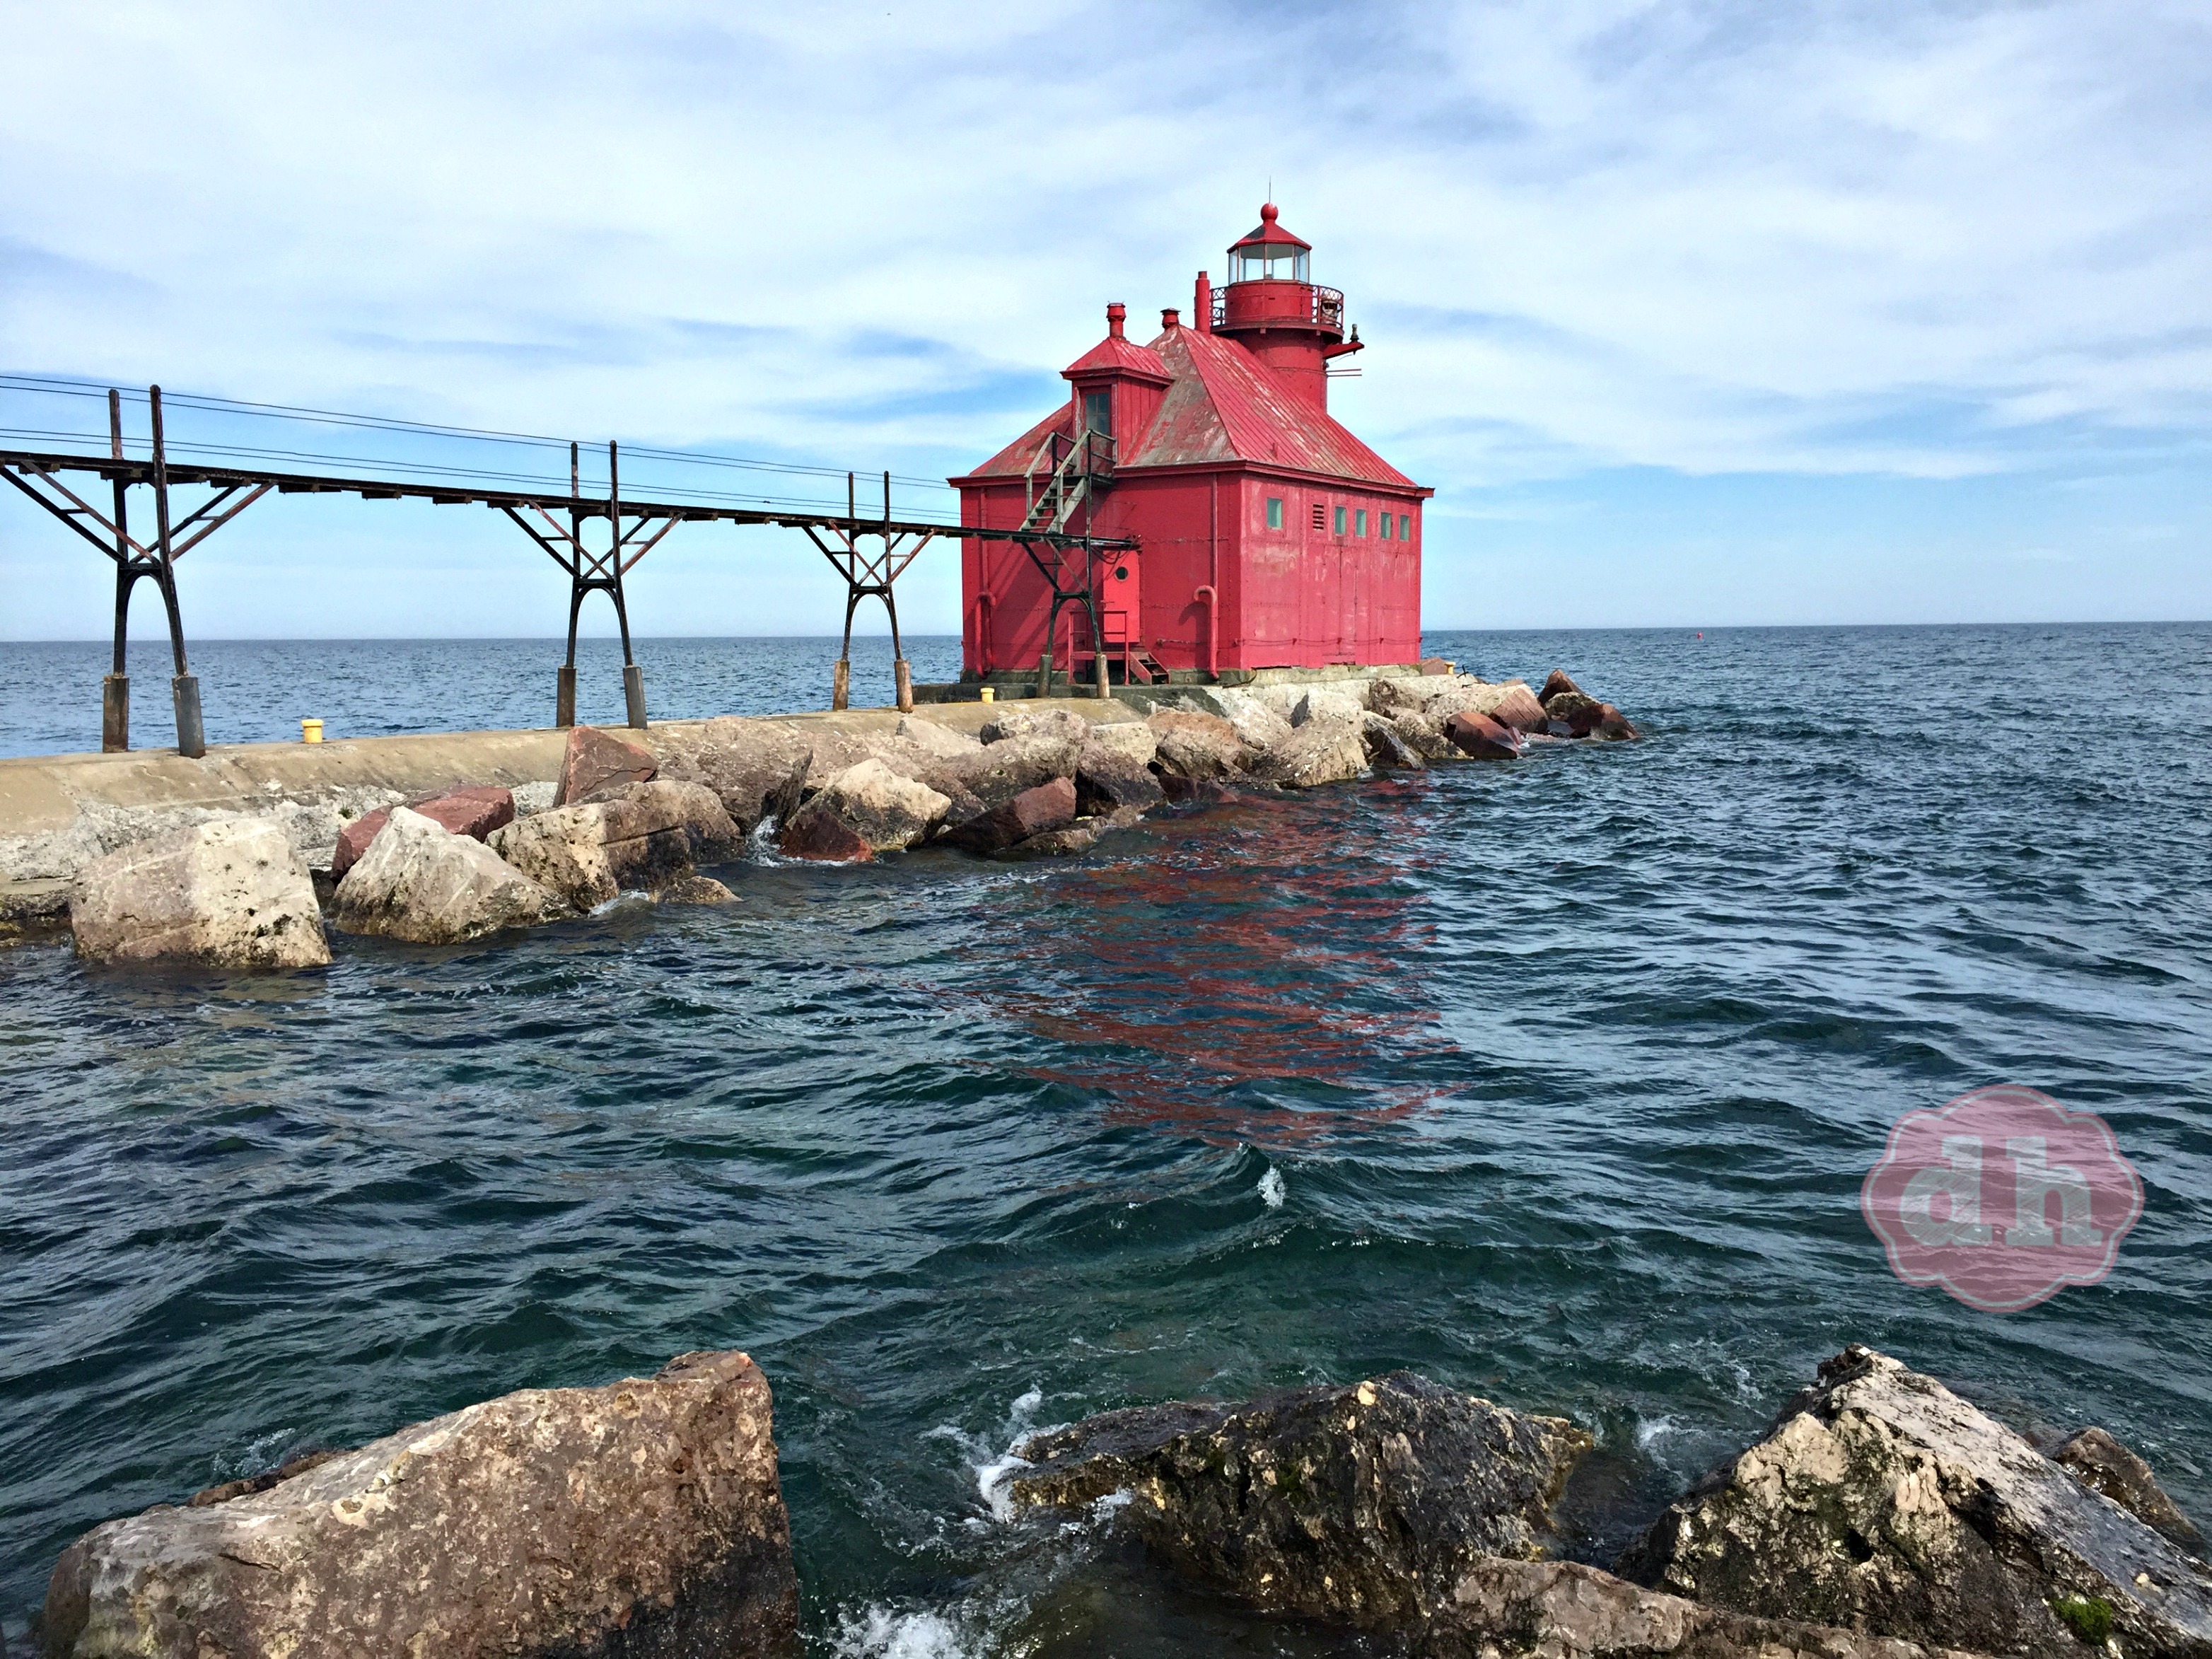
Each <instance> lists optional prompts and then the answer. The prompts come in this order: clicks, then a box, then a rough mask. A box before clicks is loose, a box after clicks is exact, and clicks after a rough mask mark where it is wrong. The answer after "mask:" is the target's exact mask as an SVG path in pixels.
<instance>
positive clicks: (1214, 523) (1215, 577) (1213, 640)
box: [1192, 271, 1221, 679]
mask: <svg viewBox="0 0 2212 1659" xmlns="http://www.w3.org/2000/svg"><path fill="white" fill-rule="evenodd" d="M1204 277H1205V273H1204V272H1203V271H1201V272H1200V280H1201V281H1203V280H1204ZM1220 592H1221V480H1220V479H1219V478H1218V477H1211V478H1208V479H1207V480H1206V586H1203V587H1201V588H1200V589H1199V590H1198V592H1196V593H1195V594H1194V595H1193V596H1192V597H1193V598H1195V599H1204V600H1205V601H1206V672H1207V673H1209V674H1211V675H1212V676H1213V677H1214V678H1216V679H1218V678H1221V599H1220Z"/></svg>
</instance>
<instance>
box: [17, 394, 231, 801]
mask: <svg viewBox="0 0 2212 1659" xmlns="http://www.w3.org/2000/svg"><path fill="white" fill-rule="evenodd" d="M146 399H147V403H148V404H149V407H150V408H151V410H152V411H153V439H154V458H153V471H152V474H151V477H149V478H148V479H146V480H144V481H143V482H146V483H149V484H150V485H151V487H152V489H153V491H154V544H153V545H152V546H151V547H149V546H147V545H146V544H144V543H143V542H141V541H139V540H137V538H135V537H133V536H132V535H131V515H130V510H129V507H130V503H129V500H128V491H129V489H130V486H131V483H132V482H133V481H132V480H131V479H129V478H127V477H125V475H124V471H123V470H122V468H121V467H119V466H118V468H117V469H115V470H114V471H109V472H108V475H107V476H108V477H109V480H110V482H111V483H112V484H113V486H114V490H115V495H114V507H113V509H112V513H102V512H101V511H100V509H99V508H98V507H94V506H93V505H92V504H91V503H90V502H89V501H86V500H85V499H84V498H83V497H82V495H78V494H77V493H76V491H75V490H73V489H70V487H69V486H68V485H67V484H65V483H63V482H62V481H61V479H60V477H58V476H57V474H58V469H54V468H51V467H40V466H34V465H29V464H27V463H24V462H21V461H7V460H0V477H4V478H6V479H7V481H8V482H9V483H11V484H13V485H15V488H16V489H20V490H21V491H22V492H23V493H24V494H25V495H28V496H29V497H30V498H31V499H32V500H33V501H36V502H37V503H38V504H39V505H40V507H45V508H46V511H47V512H49V513H52V514H53V515H54V516H55V517H56V518H58V519H59V520H61V521H62V522H63V523H64V524H65V525H67V526H69V527H70V529H72V530H74V531H76V533H77V534H78V535H80V536H82V537H83V538H85V540H87V541H88V542H90V543H91V544H93V545H94V547H96V548H98V549H99V550H100V552H101V553H102V554H104V555H106V556H107V557H108V558H109V559H111V560H112V561H113V562H114V564H115V654H114V657H113V659H112V665H111V668H110V671H109V672H108V673H107V675H106V678H104V679H103V680H102V681H101V683H100V748H101V749H102V750H104V751H106V752H107V753H109V754H116V753H119V752H121V751H123V750H127V749H129V748H130V747H131V678H130V673H129V669H128V664H127V662H126V659H125V647H126V646H127V644H128V642H129V637H130V631H131V589H132V588H134V587H136V586H137V585H138V583H139V581H140V580H142V579H149V578H150V579H151V580H152V581H153V583H154V586H155V587H156V588H158V589H160V590H161V606H162V609H163V611H166V612H167V616H168V622H169V651H170V654H171V656H172V657H173V659H174V661H175V665H176V672H175V674H174V675H173V677H172V678H171V679H170V681H169V695H170V701H171V702H172V704H173V707H174V708H175V712H176V720H177V752H178V753H179V754H180V755H183V756H185V757H188V758H190V759H193V760H197V759H198V758H199V757H201V756H202V755H204V754H205V753H206V752H207V732H206V726H205V724H204V721H203V720H201V718H200V683H199V680H198V679H197V677H196V676H194V674H193V673H192V671H191V667H190V665H188V664H187V662H186V661H185V623H184V617H183V613H182V612H181V611H179V608H178V605H177V561H178V560H179V559H180V558H182V557H183V556H185V554H187V553H189V552H191V550H192V549H194V548H196V547H197V546H198V545H199V544H201V543H202V542H204V541H205V540H206V539H207V538H209V537H210V536H212V535H213V534H215V532H216V531H218V530H220V529H222V526H225V525H227V524H228V523H229V522H230V521H231V520H233V519H234V518H236V517H237V516H238V515H239V514H240V513H243V512H245V511H246V508H247V507H251V506H252V505H253V503H254V502H256V501H259V500H260V499H261V498H262V497H263V496H264V495H267V494H268V493H269V492H270V489H273V488H275V486H274V485H273V484H269V483H229V484H217V485H216V486H215V494H214V495H210V497H209V498H208V499H207V500H206V501H203V502H201V503H200V505H199V506H197V507H194V508H193V509H192V510H191V512H190V513H186V514H185V516H184V517H183V518H182V519H179V520H174V521H172V520H171V516H170V510H169V506H170V504H169V452H168V444H167V441H166V439H165V437H164V435H163V433H162V429H161V387H159V386H149V387H148V388H147V390H146ZM107 440H108V450H109V454H110V456H111V458H112V459H113V460H115V461H117V462H118V463H120V462H122V461H123V459H124V454H123V398H122V394H121V393H120V392H117V391H116V390H115V389H114V388H112V387H110V388H109V390H108V393H107ZM133 470H136V469H133Z"/></svg>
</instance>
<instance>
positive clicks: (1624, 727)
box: [1590, 702, 1638, 743]
mask: <svg viewBox="0 0 2212 1659" xmlns="http://www.w3.org/2000/svg"><path fill="white" fill-rule="evenodd" d="M1590 736H1592V737H1594V738H1596V739H1597V740H1598V741H1599V742H1601V743H1632V742H1634V741H1635V739H1636V738H1637V736H1638V732H1637V730H1636V728H1635V727H1634V726H1632V725H1631V724H1629V720H1628V716H1627V715H1626V714H1622V713H1621V712H1620V710H1619V709H1618V708H1614V707H1613V705H1612V704H1611V703H1609V702H1601V703H1600V704H1598V706H1597V729H1596V730H1595V731H1594V732H1591V733H1590Z"/></svg>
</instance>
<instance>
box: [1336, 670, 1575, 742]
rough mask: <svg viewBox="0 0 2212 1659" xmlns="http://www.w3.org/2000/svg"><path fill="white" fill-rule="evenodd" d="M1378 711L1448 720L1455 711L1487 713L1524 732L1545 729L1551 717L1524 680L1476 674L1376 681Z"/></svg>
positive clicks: (1502, 723)
mask: <svg viewBox="0 0 2212 1659" xmlns="http://www.w3.org/2000/svg"><path fill="white" fill-rule="evenodd" d="M1372 696H1373V699H1374V704H1375V710H1376V713H1377V714H1389V715H1394V716H1395V715H1397V714H1428V715H1431V716H1432V717H1433V718H1435V719H1436V720H1439V721H1442V720H1449V719H1450V718H1451V717H1452V716H1453V715H1454V714H1483V715H1486V716H1488V717H1489V718H1490V719H1492V720H1496V721H1497V722H1498V724H1499V725H1501V726H1512V727H1514V728H1515V729H1516V730H1518V731H1522V732H1541V731H1542V730H1544V729H1545V725H1546V720H1547V716H1546V714H1545V712H1544V707H1543V704H1542V703H1541V702H1539V701H1538V700H1537V697H1536V694H1535V693H1534V692H1533V691H1531V690H1529V689H1528V683H1527V682H1526V681H1524V680H1504V681H1498V682H1492V681H1490V680H1484V679H1478V678H1475V677H1474V675H1472V674H1437V675H1423V676H1421V677H1419V678H1412V677H1407V678H1389V679H1379V680H1377V681H1376V682H1375V689H1374V691H1373V693H1372Z"/></svg>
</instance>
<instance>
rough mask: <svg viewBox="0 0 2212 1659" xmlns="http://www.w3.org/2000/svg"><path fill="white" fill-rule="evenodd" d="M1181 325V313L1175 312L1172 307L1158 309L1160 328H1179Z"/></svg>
mask: <svg viewBox="0 0 2212 1659" xmlns="http://www.w3.org/2000/svg"><path fill="white" fill-rule="evenodd" d="M1160 326H1161V327H1162V328H1180V327H1181V326H1182V313H1181V312H1180V311H1177V310H1176V308H1175V307H1173V306H1163V307H1161V308H1160Z"/></svg>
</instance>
